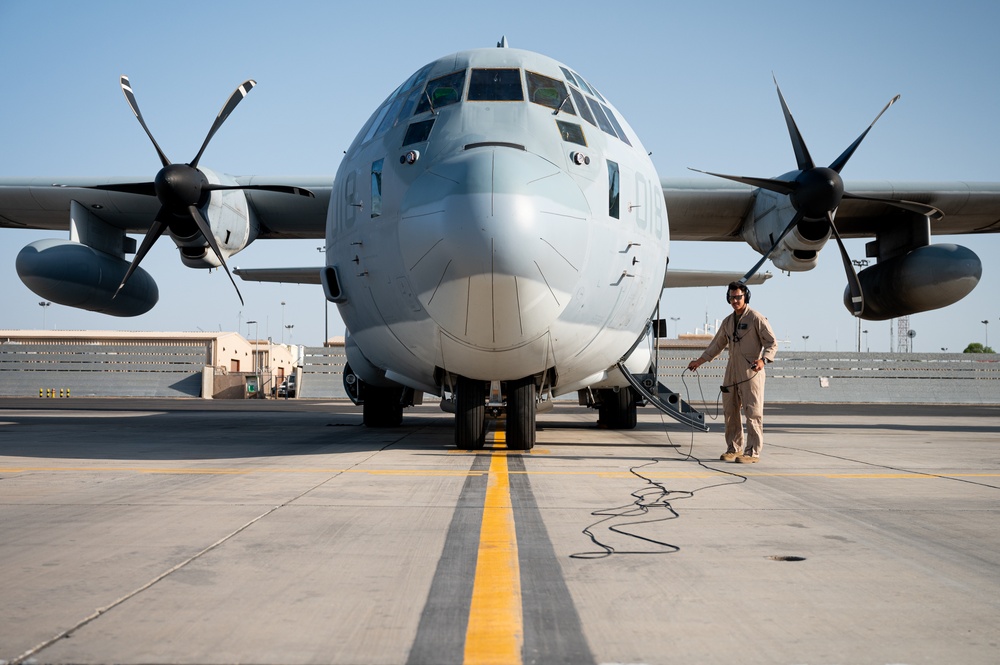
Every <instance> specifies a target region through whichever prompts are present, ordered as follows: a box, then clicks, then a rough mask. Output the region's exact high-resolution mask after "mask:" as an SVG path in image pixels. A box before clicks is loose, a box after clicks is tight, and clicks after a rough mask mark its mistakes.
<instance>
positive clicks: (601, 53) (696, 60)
mask: <svg viewBox="0 0 1000 665" xmlns="http://www.w3.org/2000/svg"><path fill="white" fill-rule="evenodd" d="M493 7H494V9H493V10H491V11H485V10H484V9H483V8H482V7H480V6H475V7H473V6H472V5H470V3H468V2H434V1H425V2H397V1H388V2H377V3H332V2H295V1H286V2H282V3H273V2H258V1H243V2H203V1H201V0H198V1H187V0H175V1H173V2H170V3H153V2H134V1H132V2H52V1H50V0H31V1H30V2H27V1H21V0H0V62H3V63H4V64H3V67H2V69H0V90H2V91H3V98H2V103H0V176H36V175H44V176H64V177H65V176H83V175H107V176H113V175H148V177H150V178H152V176H153V175H154V174H155V172H156V170H157V168H158V166H159V161H158V160H157V157H156V154H155V152H154V150H153V148H152V146H151V145H150V144H149V141H148V139H147V138H146V136H145V134H144V133H143V132H142V129H141V128H140V127H139V125H138V123H137V122H136V121H135V118H134V117H133V116H132V114H131V112H130V111H129V109H128V107H127V105H126V104H125V101H124V99H123V97H122V94H121V91H120V89H119V87H118V77H119V75H121V74H128V75H129V76H130V77H131V80H132V83H133V86H134V89H135V92H136V95H137V97H138V100H139V103H140V105H141V108H142V110H143V115H144V116H145V118H146V121H147V123H148V124H149V126H150V128H151V130H152V131H153V133H154V135H155V136H156V137H157V140H158V141H159V143H160V145H161V146H162V147H163V149H164V151H165V152H166V153H167V155H168V156H169V157H170V158H171V159H172V160H173V161H186V160H189V159H191V158H192V157H193V156H194V153H195V152H196V151H197V149H198V147H199V146H200V144H201V141H202V139H203V138H204V135H205V133H206V132H207V130H208V127H209V126H210V125H211V122H212V120H213V119H214V117H215V114H216V113H217V112H218V110H219V108H220V107H221V105H222V103H223V102H224V101H225V99H226V97H227V96H228V95H229V93H230V92H231V91H232V90H233V88H234V87H235V86H236V85H237V84H239V83H240V82H241V81H243V80H244V79H246V78H254V79H256V80H257V82H258V87H257V88H256V89H254V91H253V92H252V94H251V95H250V96H249V97H248V98H247V100H246V101H244V102H243V104H241V106H240V108H239V109H238V110H237V111H236V112H235V113H234V114H233V116H232V117H231V118H230V119H229V121H228V122H227V123H226V126H225V127H224V128H223V129H222V130H221V131H220V132H219V134H218V135H217V136H216V137H215V139H213V142H212V144H211V146H210V147H209V149H208V151H207V152H206V154H205V157H204V158H203V159H202V164H203V165H205V166H208V167H210V168H213V169H215V170H219V171H224V172H227V173H231V174H259V175H278V174H281V175H310V176H315V175H329V176H330V177H331V178H332V176H333V174H334V173H335V172H336V170H337V166H338V164H339V161H340V158H341V155H342V153H343V151H344V149H346V148H347V146H348V145H349V143H350V142H351V140H352V139H353V137H354V135H355V133H356V132H357V130H358V128H359V127H360V126H361V124H362V123H363V122H364V121H365V120H366V118H367V117H368V115H369V114H370V113H371V112H372V111H373V110H374V109H375V107H376V106H378V104H379V103H380V102H381V101H382V99H383V98H384V97H385V96H386V95H387V94H388V93H389V92H391V91H392V90H393V89H394V88H395V87H396V86H397V85H398V84H399V83H400V82H401V81H403V80H404V79H405V78H406V77H407V76H409V75H410V74H411V73H412V72H413V71H415V70H416V69H417V68H418V67H420V66H421V65H423V64H425V63H426V62H429V61H431V60H433V59H435V58H437V57H440V56H442V55H446V54H448V53H452V52H455V51H460V50H464V49H468V48H478V47H489V46H493V45H494V44H495V43H496V41H497V40H498V39H499V38H500V36H501V35H506V36H507V38H508V40H509V42H510V44H511V46H516V47H519V48H526V49H530V50H534V51H539V52H542V53H545V54H547V55H549V56H551V57H554V58H556V59H557V60H560V61H562V62H565V63H567V64H568V65H570V66H572V67H574V68H575V69H577V70H578V71H579V72H580V73H581V74H583V75H584V76H585V77H587V78H588V79H589V80H590V81H591V82H592V83H594V84H595V85H596V86H597V87H598V88H599V89H600V90H601V91H602V93H603V94H604V95H605V96H607V97H608V98H609V99H610V100H611V101H612V103H613V104H614V105H615V106H617V108H618V109H619V110H620V111H621V112H622V113H623V114H624V115H625V117H626V118H627V119H628V121H629V123H630V124H631V125H632V127H633V128H634V129H635V130H636V132H637V133H638V134H639V136H640V137H641V138H642V141H643V143H644V144H645V146H646V149H647V150H650V151H652V152H653V159H654V161H655V163H656V166H657V168H658V170H659V172H660V175H661V176H663V177H688V176H689V175H693V174H691V173H690V172H689V171H687V170H686V169H687V167H689V166H693V167H697V168H703V169H708V170H715V171H721V172H726V173H739V174H746V175H761V176H773V175H778V174H781V173H784V172H786V171H788V170H790V169H792V168H794V165H795V162H794V157H793V155H792V150H791V147H790V145H789V141H788V137H787V133H786V130H785V126H784V121H783V120H782V116H781V109H780V106H779V104H778V100H777V96H776V95H775V91H774V85H773V83H772V82H771V75H772V72H773V73H774V75H775V76H777V78H778V81H779V82H780V83H781V86H782V90H783V92H784V94H785V97H786V99H787V100H788V103H789V105H790V107H791V109H792V112H793V113H794V114H795V117H796V120H797V121H798V124H799V127H800V129H801V130H802V132H803V134H804V136H805V138H806V141H807V142H808V145H809V149H810V151H811V153H812V155H813V157H814V158H815V159H816V161H817V162H826V163H828V162H830V161H832V160H833V158H835V157H836V156H837V155H839V154H840V152H841V151H842V150H843V149H844V148H845V147H846V146H847V145H848V144H849V143H850V142H851V141H853V140H854V139H855V138H856V137H857V135H858V134H860V132H861V131H862V130H863V129H864V128H865V127H866V126H867V125H868V123H869V122H871V120H872V118H874V117H875V115H876V114H877V113H878V111H879V109H881V108H882V106H883V105H884V104H885V103H886V102H887V101H888V100H889V99H890V98H891V97H892V96H893V95H894V94H896V93H901V94H902V100H901V102H900V103H899V104H896V105H895V106H893V108H892V109H891V110H890V111H889V112H888V113H887V114H886V115H885V116H883V117H882V119H881V120H880V121H879V124H878V125H877V126H876V127H875V129H874V130H873V131H872V133H871V134H870V135H869V136H868V138H867V139H866V141H865V143H864V145H863V146H862V147H861V149H860V150H859V151H858V152H857V153H856V154H855V156H854V157H853V159H852V161H851V163H850V165H849V166H848V167H847V168H846V169H845V171H844V176H845V178H847V179H848V180H850V179H859V180H877V179H886V180H888V179H891V180H974V181H998V180H1000V159H998V158H997V155H998V154H1000V122H998V118H1000V85H998V83H997V78H996V67H997V64H998V63H1000V42H998V40H997V39H996V35H995V30H996V26H997V25H1000V4H998V3H992V2H964V1H957V2H949V3H926V2H912V1H910V2H870V1H869V2H855V1H853V0H852V1H846V2H845V1H842V2H837V3H803V2H755V3H747V2H699V3H691V2H683V3H681V2H663V1H658V2H621V3H611V4H609V3H606V2H581V3H569V2H561V3H557V4H553V5H552V6H551V7H550V6H548V5H547V4H546V3H539V2H522V1H520V0H513V1H507V2H502V3H495V4H494V5H493ZM51 235H53V234H52V233H38V232H25V231H15V230H0V280H2V281H0V283H2V284H3V289H2V291H0V293H2V294H3V295H2V296H0V305H2V306H0V328H39V327H41V326H42V318H43V308H41V307H39V306H38V301H39V300H40V299H39V298H38V297H37V296H35V295H34V294H32V293H31V292H30V291H28V289H27V288H25V287H24V286H23V285H22V284H21V282H20V280H19V279H18V278H17V275H16V273H15V271H14V258H15V256H16V255H17V252H18V251H19V250H20V248H21V247H23V246H24V245H25V244H27V243H28V242H31V241H33V240H36V239H38V238H41V237H46V236H51ZM937 241H938V242H956V241H957V242H959V243H960V244H964V245H967V246H969V247H971V248H972V249H973V250H974V251H976V252H977V253H978V254H979V256H980V258H982V259H983V263H984V269H983V273H984V274H983V280H982V282H981V283H980V285H979V286H978V287H977V289H976V290H975V291H974V292H973V294H972V295H971V296H969V297H968V298H966V299H965V300H964V301H962V302H961V303H959V304H957V305H954V306H952V307H949V308H946V309H944V310H939V311H937V312H929V313H924V314H918V315H915V316H913V317H911V321H910V325H911V328H913V329H914V330H916V331H917V337H916V338H915V349H916V350H917V351H937V350H939V349H940V347H947V348H948V349H949V350H951V351H960V350H961V349H963V348H964V347H965V345H966V344H968V343H969V342H971V341H984V337H985V334H984V333H986V334H990V337H991V340H990V343H991V346H994V347H997V345H998V343H1000V319H998V317H1000V305H998V304H997V298H996V296H995V294H996V293H997V292H998V291H1000V237H998V236H966V237H964V238H939V239H938V240H937ZM321 244H322V243H321V241H311V242H299V241H272V242H258V243H256V244H254V245H251V247H250V248H248V249H247V250H245V251H244V252H243V253H241V254H239V255H237V256H235V257H233V258H232V259H230V265H231V266H232V265H238V266H240V267H269V266H282V267H283V266H290V265H319V264H320V262H321V260H322V256H321V255H320V254H319V253H318V252H317V251H316V247H318V246H319V245H321ZM848 249H849V251H850V252H851V255H852V257H853V258H863V257H864V247H863V242H862V241H849V242H848ZM756 258H757V255H756V253H755V252H753V250H751V249H750V248H748V247H747V246H745V245H743V244H742V243H698V244H694V243H674V244H673V245H672V247H671V261H672V264H671V265H672V266H675V267H685V268H695V267H700V268H709V269H732V270H744V269H747V268H749V267H750V266H751V265H753V263H754V262H755V261H756ZM768 265H770V264H768ZM143 266H144V267H145V268H146V269H147V270H148V271H149V272H150V273H151V274H152V275H153V277H154V278H155V279H156V280H157V282H158V284H159V286H160V302H159V304H158V305H157V306H156V307H155V308H154V309H153V310H152V312H150V313H149V314H146V315H144V316H141V317H138V318H135V319H116V318H113V317H105V316H101V315H97V314H92V313H88V312H81V311H78V310H75V309H71V308H67V307H62V306H59V305H53V306H52V307H49V308H47V309H46V310H45V312H44V316H45V325H46V327H49V328H52V327H56V328H59V329H88V328H97V329H128V330H158V329H160V330H198V329H202V330H219V329H222V330H234V329H236V328H237V325H238V324H239V322H240V321H243V322H245V321H247V320H257V321H260V322H261V325H260V330H259V332H260V335H261V336H262V337H263V336H267V335H270V336H272V337H273V338H274V339H275V340H278V339H280V338H281V335H282V332H283V329H282V325H283V322H284V325H294V328H292V329H291V331H290V332H288V331H285V332H286V335H285V341H293V342H295V343H300V344H318V343H320V342H321V340H322V338H323V329H324V301H323V297H322V293H321V291H320V289H319V288H318V287H310V286H299V285H261V284H247V283H241V285H240V288H241V290H242V292H243V295H244V298H245V300H246V305H245V306H244V307H242V308H241V307H240V304H239V301H238V300H237V299H236V297H235V295H234V294H233V291H232V286H231V285H230V284H229V281H228V280H227V279H226V276H225V275H223V274H221V273H219V272H213V273H207V272H204V271H193V270H188V269H185V268H184V267H183V266H182V265H181V263H180V260H179V258H178V257H177V251H176V249H175V248H174V246H173V244H172V243H171V242H169V240H168V239H166V238H162V239H161V240H160V242H158V243H157V245H156V247H155V248H154V250H153V251H152V252H151V254H150V256H149V257H148V258H147V259H146V261H144V263H143ZM772 272H775V271H774V270H773V268H772ZM844 283H845V282H844V278H843V274H842V268H841V265H840V259H839V257H838V255H837V251H836V247H835V245H834V244H833V243H830V244H829V245H828V247H827V248H826V250H825V251H824V252H823V254H822V255H821V258H820V266H819V268H817V269H816V270H814V271H812V272H811V273H805V274H796V275H793V276H791V277H787V276H785V275H781V274H778V275H776V277H775V278H773V279H772V280H770V282H769V283H768V284H766V285H764V286H760V287H756V288H755V289H754V297H753V304H754V305H755V306H756V307H757V308H758V309H760V310H761V311H762V312H764V313H765V314H766V315H767V316H768V317H769V318H770V320H771V322H772V324H773V325H774V328H775V330H776V332H777V333H778V336H779V337H780V338H781V339H784V340H788V341H789V344H788V345H783V348H791V349H793V350H801V349H802V348H803V346H804V345H806V344H807V345H808V346H807V348H808V350H810V351H813V350H820V349H822V350H834V349H839V350H845V349H852V348H854V345H855V343H856V342H855V339H856V335H857V326H856V321H855V319H853V317H851V315H850V314H849V313H848V312H847V310H845V309H844V307H843V305H842V303H841V294H842V292H843V288H844ZM282 301H284V302H285V303H286V305H285V306H284V307H282V306H281V304H280V303H281V302H282ZM727 311H728V308H727V306H726V303H725V301H724V299H723V291H722V290H721V289H711V290H709V289H691V290H671V291H668V292H667V295H666V297H665V299H664V311H663V313H662V315H663V316H665V317H679V318H680V321H679V322H678V324H677V328H678V329H679V330H680V332H682V333H683V332H690V331H693V330H694V329H695V328H696V327H699V326H701V325H702V324H703V323H704V321H705V319H706V316H707V317H708V318H709V319H710V320H714V319H715V318H719V317H722V316H724V315H725V314H726V313H727ZM984 319H988V320H989V321H990V322H991V324H990V326H989V327H988V331H987V327H986V326H984V325H983V324H982V323H980V321H982V320H984ZM863 326H864V328H865V329H867V330H868V331H869V334H868V335H867V336H866V338H867V344H868V346H869V347H870V348H871V349H872V350H882V351H884V350H886V349H888V348H889V344H890V336H889V324H888V323H885V322H865V323H864V324H863ZM674 327H675V326H674V324H673V323H672V324H671V328H670V330H671V333H673V331H674ZM240 329H241V332H242V333H243V334H244V335H246V334H247V332H248V330H247V326H246V325H245V323H244V324H243V325H242V326H240ZM342 332H343V326H342V323H341V322H340V319H339V316H338V315H337V314H336V309H335V308H334V307H333V306H331V307H330V333H331V334H332V335H333V334H342ZM804 335H808V336H809V340H808V342H804V341H803V340H802V336H804Z"/></svg>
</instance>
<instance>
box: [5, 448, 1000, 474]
mask: <svg viewBox="0 0 1000 665" xmlns="http://www.w3.org/2000/svg"><path fill="white" fill-rule="evenodd" d="M523 452H524V451H517V450H511V451H509V450H507V449H506V448H488V449H485V450H484V451H483V453H485V454H489V455H491V456H494V457H496V456H505V455H508V454H511V455H514V454H522V453H523ZM740 471H741V472H742V475H746V476H748V477H752V478H828V479H830V480H859V479H860V480H910V479H913V480H930V479H934V478H1000V473H937V472H934V471H927V472H925V473H760V472H755V471H749V470H746V469H740ZM43 472H44V473H59V472H63V473H148V474H175V475H219V476H225V475H251V474H255V473H260V474H282V473H287V474H307V473H309V474H313V473H326V474H347V473H354V474H359V473H360V474H367V475H370V476H412V477H421V476H426V477H455V478H468V477H470V476H483V475H486V474H487V473H489V472H488V471H471V470H465V471H462V470H453V469H333V468H322V467H317V468H314V469H296V468H288V469H282V468H276V467H269V468H249V467H248V468H233V467H215V468H213V467H204V468H195V467H160V468H157V467H132V466H6V467H0V473H43ZM507 474H508V475H512V474H516V475H523V476H595V477H597V478H607V479H619V478H634V477H635V476H634V475H633V474H632V473H629V472H628V471H507ZM642 475H643V476H645V477H647V478H652V479H704V478H717V477H719V476H722V475H726V474H724V473H723V472H721V471H720V472H718V473H713V472H709V471H700V472H696V471H643V472H642Z"/></svg>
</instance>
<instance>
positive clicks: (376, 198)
mask: <svg viewBox="0 0 1000 665" xmlns="http://www.w3.org/2000/svg"><path fill="white" fill-rule="evenodd" d="M383 162H385V159H380V160H378V161H377V162H372V217H373V218H374V217H378V216H379V215H381V214H382V163H383Z"/></svg>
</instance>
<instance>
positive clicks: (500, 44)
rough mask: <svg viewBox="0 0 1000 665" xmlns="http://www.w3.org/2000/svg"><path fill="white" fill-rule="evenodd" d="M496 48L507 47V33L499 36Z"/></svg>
mask: <svg viewBox="0 0 1000 665" xmlns="http://www.w3.org/2000/svg"><path fill="white" fill-rule="evenodd" d="M497 48H507V35H504V36H503V37H501V38H500V41H498V42H497Z"/></svg>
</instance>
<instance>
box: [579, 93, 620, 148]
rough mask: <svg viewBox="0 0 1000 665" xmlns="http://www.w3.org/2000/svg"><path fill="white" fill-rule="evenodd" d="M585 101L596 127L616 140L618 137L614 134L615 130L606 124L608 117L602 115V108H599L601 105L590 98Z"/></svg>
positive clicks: (609, 124)
mask: <svg viewBox="0 0 1000 665" xmlns="http://www.w3.org/2000/svg"><path fill="white" fill-rule="evenodd" d="M587 101H588V102H590V110H591V111H593V112H594V117H595V118H597V126H598V127H600V128H601V130H603V131H604V132H605V133H607V134H610V135H611V136H614V137H615V138H618V135H617V134H615V128H614V127H612V126H611V123H610V122H608V116H606V115H604V108H603V107H602V106H601V103H600V102H599V101H597V100H596V99H591V98H590V97H587Z"/></svg>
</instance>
